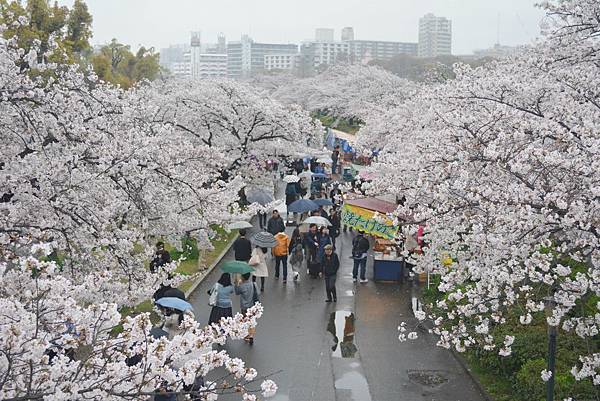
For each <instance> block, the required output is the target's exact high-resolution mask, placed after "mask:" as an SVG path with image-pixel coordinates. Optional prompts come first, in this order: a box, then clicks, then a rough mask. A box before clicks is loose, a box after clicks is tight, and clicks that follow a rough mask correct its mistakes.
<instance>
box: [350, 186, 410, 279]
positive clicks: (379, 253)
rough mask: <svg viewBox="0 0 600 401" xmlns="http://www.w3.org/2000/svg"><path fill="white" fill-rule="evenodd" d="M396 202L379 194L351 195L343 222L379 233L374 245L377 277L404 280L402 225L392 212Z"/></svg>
mask: <svg viewBox="0 0 600 401" xmlns="http://www.w3.org/2000/svg"><path fill="white" fill-rule="evenodd" d="M395 210H396V204H394V203H391V202H387V201H384V200H381V199H377V198H361V199H348V200H346V201H345V202H344V206H343V209H342V223H343V224H344V225H346V226H349V227H352V228H353V229H355V230H358V231H361V232H364V233H367V234H370V235H373V236H375V237H377V239H376V241H375V246H374V247H373V276H374V280H375V281H402V277H403V267H404V259H403V257H402V255H401V248H400V245H399V243H398V242H397V236H398V227H397V226H395V225H394V223H393V221H392V219H390V218H389V217H388V215H389V214H390V213H392V212H394V211H395Z"/></svg>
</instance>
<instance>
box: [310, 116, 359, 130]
mask: <svg viewBox="0 0 600 401" xmlns="http://www.w3.org/2000/svg"><path fill="white" fill-rule="evenodd" d="M315 116H316V117H317V118H318V119H319V120H320V121H321V124H323V125H324V126H326V127H331V128H335V129H337V130H340V131H343V132H346V133H348V134H356V133H357V132H358V130H359V129H360V125H359V124H350V121H349V120H348V119H345V118H340V119H339V121H338V124H337V126H336V127H332V125H333V124H334V123H335V121H336V120H337V118H336V117H334V116H329V115H315Z"/></svg>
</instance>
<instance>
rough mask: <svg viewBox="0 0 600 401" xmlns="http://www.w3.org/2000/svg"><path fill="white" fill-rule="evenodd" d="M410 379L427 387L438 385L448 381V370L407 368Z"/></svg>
mask: <svg viewBox="0 0 600 401" xmlns="http://www.w3.org/2000/svg"><path fill="white" fill-rule="evenodd" d="M406 373H408V378H409V379H410V381H412V382H414V383H417V384H420V385H422V386H425V387H438V386H441V385H442V384H445V383H447V382H448V372H445V371H443V370H407V371H406Z"/></svg>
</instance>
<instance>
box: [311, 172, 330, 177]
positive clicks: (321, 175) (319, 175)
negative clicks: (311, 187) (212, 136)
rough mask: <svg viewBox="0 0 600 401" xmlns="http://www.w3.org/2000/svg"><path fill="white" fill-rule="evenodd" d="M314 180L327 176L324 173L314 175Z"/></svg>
mask: <svg viewBox="0 0 600 401" xmlns="http://www.w3.org/2000/svg"><path fill="white" fill-rule="evenodd" d="M312 178H327V174H323V173H314V174H313V175H312Z"/></svg>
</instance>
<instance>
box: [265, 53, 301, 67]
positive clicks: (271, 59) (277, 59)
mask: <svg viewBox="0 0 600 401" xmlns="http://www.w3.org/2000/svg"><path fill="white" fill-rule="evenodd" d="M264 57H265V70H294V69H295V68H296V66H297V63H298V54H297V53H294V54H265V56H264Z"/></svg>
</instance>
